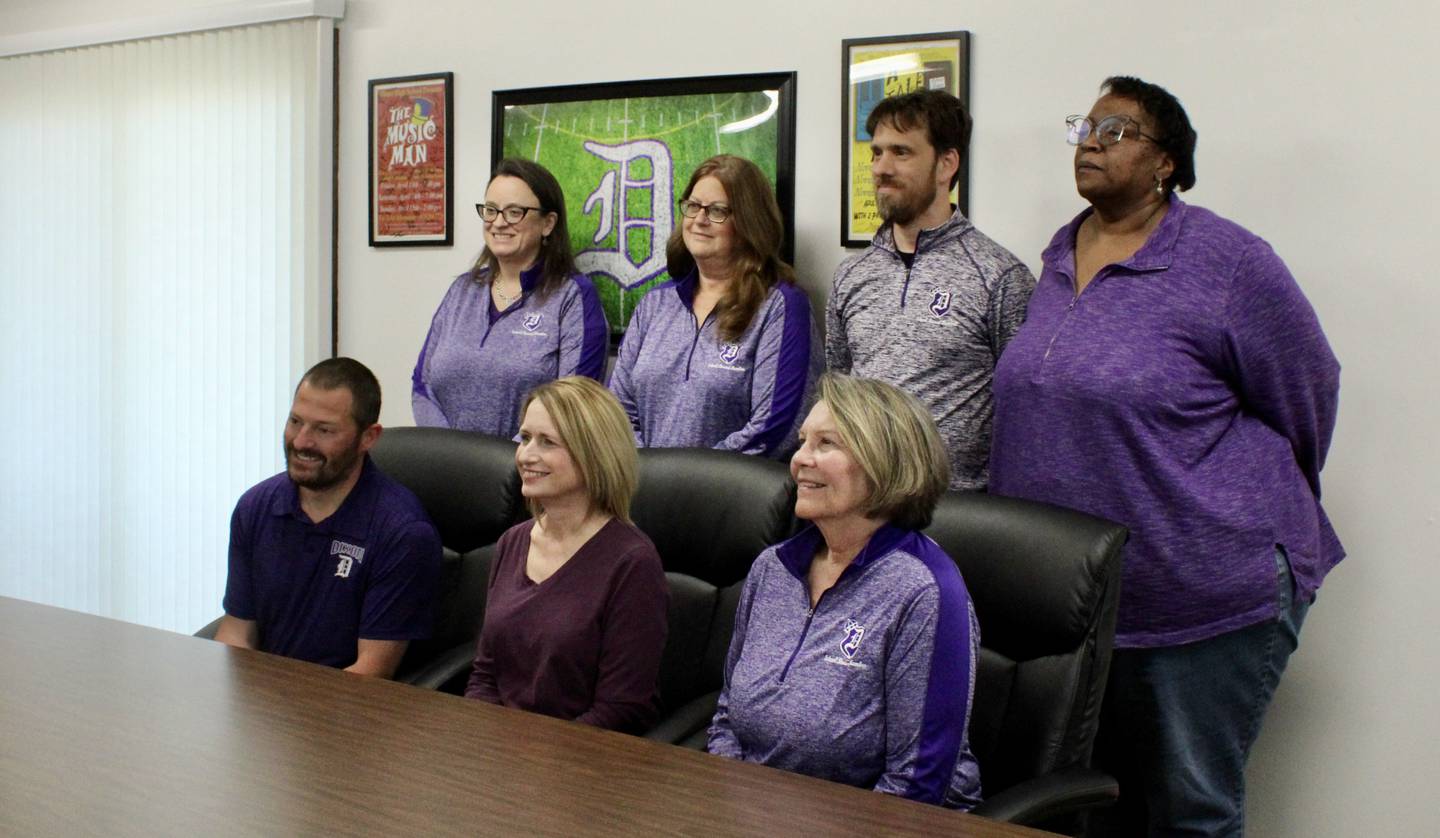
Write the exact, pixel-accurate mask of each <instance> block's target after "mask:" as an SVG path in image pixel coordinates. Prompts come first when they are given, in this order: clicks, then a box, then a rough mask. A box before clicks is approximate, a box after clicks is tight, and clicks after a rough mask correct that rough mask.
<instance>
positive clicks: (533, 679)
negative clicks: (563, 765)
mask: <svg viewBox="0 0 1440 838" xmlns="http://www.w3.org/2000/svg"><path fill="white" fill-rule="evenodd" d="M533 526H534V521H526V522H524V523H521V524H517V525H515V526H514V527H511V528H510V530H509V531H508V532H506V533H505V535H503V536H501V538H500V542H499V544H497V545H496V548H495V563H494V565H493V566H492V567H491V569H490V589H489V595H488V598H487V601H486V605H485V624H484V627H483V628H482V629H481V630H480V642H479V644H478V647H477V649H476V653H475V666H474V669H473V671H472V672H471V674H470V684H469V686H468V687H466V689H465V696H466V697H467V698H478V699H482V700H484V701H489V702H491V703H494V704H504V705H505V706H507V707H518V708H520V709H523V710H530V711H532V712H535V713H544V714H545V715H547V716H556V717H558V718H562V719H574V720H576V721H580V722H584V723H586V724H592V725H595V726H596V727H603V728H609V729H611V730H621V731H627V732H632V733H639V732H643V731H644V730H645V729H646V728H647V727H648V726H649V725H651V724H653V723H654V721H655V712H656V704H655V681H656V678H657V677H658V675H659V672H660V654H661V652H662V651H663V650H664V648H665V632H666V628H667V621H666V608H667V600H668V597H669V594H668V588H667V586H666V583H665V571H664V570H663V569H662V568H661V566H660V556H659V554H657V553H656V552H655V545H654V544H652V543H651V542H650V539H649V538H647V537H646V536H645V534H644V533H642V532H641V531H640V530H639V529H637V528H636V527H635V526H634V525H632V524H626V523H623V522H621V521H619V520H618V519H612V520H611V521H610V522H609V523H607V524H606V525H605V526H604V527H601V529H600V531H599V532H597V533H596V534H595V535H594V536H593V537H591V539H590V540H589V541H587V542H585V545H584V546H583V547H581V548H580V549H579V550H577V551H576V552H575V555H574V556H571V557H570V560H569V561H567V562H566V563H565V564H564V565H562V566H561V567H560V569H559V570H557V571H555V573H554V574H553V575H552V576H550V577H549V578H548V579H546V580H545V581H544V582H540V583H538V584H537V583H535V582H532V581H531V580H530V579H529V577H527V576H526V575H525V560H526V556H527V555H528V554H529V552H530V530H531V528H532V527H533Z"/></svg>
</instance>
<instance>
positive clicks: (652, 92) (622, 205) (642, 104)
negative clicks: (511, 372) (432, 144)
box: [490, 72, 795, 337]
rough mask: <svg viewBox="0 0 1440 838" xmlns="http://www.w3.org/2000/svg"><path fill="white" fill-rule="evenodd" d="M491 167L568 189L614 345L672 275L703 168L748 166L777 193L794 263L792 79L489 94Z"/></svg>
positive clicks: (578, 240) (581, 250) (580, 254)
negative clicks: (690, 192) (522, 167)
mask: <svg viewBox="0 0 1440 838" xmlns="http://www.w3.org/2000/svg"><path fill="white" fill-rule="evenodd" d="M492 113H493V114H494V117H493V123H492V125H491V132H492V136H491V142H490V151H491V169H492V170H493V169H494V167H495V164H498V163H499V162H500V160H501V158H503V157H523V158H525V159H527V160H533V161H535V162H537V163H539V164H540V165H542V166H544V167H545V168H547V169H549V170H550V171H551V172H552V173H554V175H555V177H556V178H557V179H558V180H559V181H560V186H561V187H562V188H563V189H564V190H565V209H566V214H567V216H568V221H569V226H570V240H571V244H572V245H573V247H574V250H575V261H576V264H577V266H578V267H579V268H580V270H581V271H583V272H585V273H586V274H588V275H589V276H590V279H591V281H592V282H594V283H595V287H596V289H597V290H598V291H599V294H600V299H601V302H602V303H603V305H604V307H605V317H606V319H608V320H609V321H610V330H611V333H612V337H617V336H618V335H620V334H622V333H623V332H624V330H625V325H626V324H627V323H628V322H629V321H630V314H631V312H633V311H634V310H635V305H636V304H637V303H638V302H639V301H640V298H641V297H642V296H644V295H645V292H646V291H648V290H649V289H650V288H651V287H653V286H655V285H656V284H658V283H661V282H664V281H665V280H666V279H668V278H669V274H668V273H667V272H666V265H665V243H666V241H667V240H668V239H669V238H670V233H671V231H673V230H674V229H675V226H676V224H678V223H679V220H680V213H679V211H678V209H677V208H676V206H675V204H676V201H677V200H678V199H679V198H680V194H681V192H683V191H684V189H685V185H686V184H687V183H688V182H689V181H690V175H691V174H692V173H693V172H694V171H695V169H696V167H697V166H699V165H700V163H702V162H704V161H705V160H706V159H707V158H709V157H712V156H714V155H716V154H734V155H737V156H739V157H746V158H749V159H750V160H753V161H755V163H756V164H757V165H758V166H759V167H760V170H761V171H763V172H764V173H765V175H766V176H767V177H768V178H770V182H771V183H773V184H774V186H775V197H776V199H777V200H778V201H779V204H780V212H781V214H782V215H783V216H784V219H785V243H784V256H785V259H786V261H793V259H794V239H795V221H794V209H795V74H794V73H793V72H789V73H759V74H753V75H738V76H707V77H700V78H683V79H659V80H653V81H634V82H612V83H607V84H586V85H572V86H564V87H541V88H530V89H526V90H498V91H496V92H495V94H494V105H493V109H492Z"/></svg>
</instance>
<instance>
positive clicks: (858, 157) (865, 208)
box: [840, 32, 970, 247]
mask: <svg viewBox="0 0 1440 838" xmlns="http://www.w3.org/2000/svg"><path fill="white" fill-rule="evenodd" d="M840 71H841V76H840V100H841V104H840V244H841V245H842V246H844V247H865V246H867V245H869V244H870V239H871V238H873V237H874V235H875V231H876V230H879V229H880V224H881V221H880V213H879V211H878V210H877V209H876V207H875V186H874V184H873V183H872V182H871V180H870V132H868V131H866V130H865V121H866V120H868V119H869V118H870V111H872V110H874V108H875V105H876V103H877V102H879V101H880V100H881V99H884V98H886V97H888V96H896V95H899V94H902V93H910V92H912V91H916V90H947V91H949V92H950V93H953V94H954V95H955V96H957V97H959V99H960V101H961V102H962V103H964V105H965V107H966V109H967V110H968V109H969V107H970V33H969V32H932V33H930V34H926V35H896V36H891V37H884V38H849V39H846V40H844V41H842V42H841V45H840ZM969 184H970V154H969V149H965V150H964V153H962V154H961V155H960V182H959V184H958V185H957V186H956V189H955V191H954V192H953V193H952V194H951V200H952V201H953V202H954V203H955V204H956V205H957V206H959V207H960V211H961V212H964V213H965V214H967V215H968V214H969V213H970V196H969Z"/></svg>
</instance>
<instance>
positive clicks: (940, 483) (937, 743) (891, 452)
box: [708, 373, 980, 809]
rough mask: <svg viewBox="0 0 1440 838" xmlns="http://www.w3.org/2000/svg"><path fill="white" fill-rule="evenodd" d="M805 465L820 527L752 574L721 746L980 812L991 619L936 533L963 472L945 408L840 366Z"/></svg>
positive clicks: (818, 410) (808, 442) (720, 723)
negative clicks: (954, 460)
mask: <svg viewBox="0 0 1440 838" xmlns="http://www.w3.org/2000/svg"><path fill="white" fill-rule="evenodd" d="M790 474H791V475H792V476H793V477H794V478H795V483H796V484H797V490H798V494H797V498H796V501H795V514H796V516H798V517H800V518H803V519H806V520H808V521H810V522H812V523H813V526H811V527H810V528H809V529H806V530H805V531H803V532H801V533H800V534H799V535H797V536H795V537H794V538H792V539H790V540H789V541H785V542H782V543H780V544H777V545H775V546H773V547H770V548H768V549H767V550H765V552H763V553H761V554H760V557H759V558H758V559H756V560H755V564H754V565H753V566H752V567H751V569H750V575H749V576H748V577H746V579H745V587H744V589H743V590H742V591H741V594H740V604H739V606H738V607H737V610H736V613H735V633H734V635H733V637H732V638H731V641H730V653H729V655H728V656H727V657H726V660H725V685H724V688H723V689H722V690H721V693H720V700H719V703H718V704H717V705H716V710H715V718H714V721H713V722H712V723H711V725H710V740H709V745H708V750H709V751H710V753H712V754H719V755H721V756H725V757H730V758H732V759H741V760H746V761H748V762H758V763H761V764H764V765H770V766H773V767H775V768H783V769H785V770H787V771H795V772H798V773H801V774H809V775H811V776H814V777H820V778H823V779H826V780H834V781H835V782H839V783H846V784H848V785H852V786H859V787H860V788H868V789H874V790H875V791H880V792H885V793H887V794H895V795H900V796H902V797H908V798H910V799H913V800H920V801H923V802H926V803H936V804H942V805H945V806H951V807H956V808H964V809H969V808H972V807H973V806H974V805H975V804H976V803H978V802H979V801H980V770H979V767H978V765H977V764H976V762H975V757H974V756H973V755H972V754H971V752H970V734H969V726H970V703H971V699H972V698H973V697H974V695H975V667H976V663H977V660H978V655H979V645H980V631H979V629H978V627H977V626H976V622H975V610H974V608H973V607H972V606H971V603H970V595H969V593H968V592H967V591H966V589H965V582H964V581H963V580H962V579H961V578H960V571H959V569H958V568H956V567H955V563H954V562H953V561H952V560H951V559H950V557H949V556H947V555H946V554H945V551H943V550H941V549H940V547H939V545H937V544H936V543H935V542H933V541H931V540H930V539H929V538H927V537H926V536H924V535H922V534H921V533H920V530H921V529H923V528H924V527H926V526H927V525H928V524H929V523H930V517H931V515H933V514H934V511H935V504H936V502H938V501H939V499H940V496H941V494H943V493H944V492H945V488H946V486H947V485H948V484H949V482H950V457H949V456H948V455H947V454H946V453H945V445H944V443H942V442H941V441H940V432H939V431H938V430H937V429H936V427H935V420H934V419H932V418H931V417H930V412H929V410H927V409H926V408H925V407H923V406H922V405H921V404H920V402H919V401H917V400H916V399H915V397H914V396H911V395H910V394H908V393H905V392H903V391H901V390H899V389H897V388H896V387H894V386H892V385H890V384H886V383H884V382H881V381H875V380H872V379H863V378H851V377H849V376H844V375H839V374H837V373H826V374H825V375H824V377H822V378H821V379H820V400H819V401H818V402H816V404H815V407H814V409H812V410H811V411H810V415H809V416H808V417H806V419H805V424H804V425H803V426H802V427H801V428H800V450H799V451H797V452H795V456H794V458H792V459H791V460H790Z"/></svg>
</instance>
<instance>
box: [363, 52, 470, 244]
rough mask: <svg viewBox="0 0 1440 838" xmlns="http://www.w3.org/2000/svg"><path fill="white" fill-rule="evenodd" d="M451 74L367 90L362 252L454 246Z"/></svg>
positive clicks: (387, 82) (374, 84)
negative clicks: (366, 232) (366, 214)
mask: <svg viewBox="0 0 1440 838" xmlns="http://www.w3.org/2000/svg"><path fill="white" fill-rule="evenodd" d="M454 96H455V74H454V73H431V74H429V75H424V76H402V77H399V78H393V79H374V80H372V81H371V82H370V121H369V125H370V246H371V247H397V246H406V245H437V244H438V245H448V244H451V243H452V242H453V240H454V235H455V215H454V204H455V201H454V190H453V185H454V176H455V170H454V166H453V164H452V160H451V150H452V149H453V148H454V144H455V137H454V134H453V132H452V131H451V124H452V121H453V114H454V110H455V108H454V104H455V103H454Z"/></svg>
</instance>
